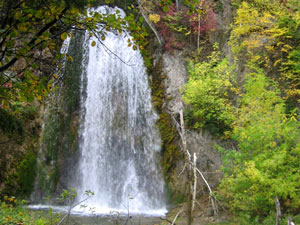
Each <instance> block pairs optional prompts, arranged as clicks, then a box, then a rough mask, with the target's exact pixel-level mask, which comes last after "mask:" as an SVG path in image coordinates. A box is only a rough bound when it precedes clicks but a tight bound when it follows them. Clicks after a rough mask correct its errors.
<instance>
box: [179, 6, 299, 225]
mask: <svg viewBox="0 0 300 225" xmlns="http://www.w3.org/2000/svg"><path fill="white" fill-rule="evenodd" d="M232 4H233V6H234V7H236V11H235V15H234V21H233V23H232V30H231V34H230V41H229V44H230V45H231V48H232V51H233V63H231V64H232V65H233V66H234V67H233V66H230V64H229V63H228V60H227V59H226V58H225V59H222V58H219V57H217V56H218V55H217V53H216V52H215V51H214V52H213V53H212V55H211V56H210V57H208V58H207V59H206V60H203V61H202V62H191V63H190V66H189V74H190V77H189V81H188V83H187V84H186V86H185V89H184V91H183V92H184V100H185V101H186V103H188V104H189V106H188V109H187V111H186V115H187V116H186V118H187V120H188V122H189V123H188V124H189V125H190V126H191V127H193V128H198V127H204V128H209V125H211V124H213V127H214V129H210V130H211V132H212V133H214V134H215V135H218V136H220V135H221V137H222V138H226V139H228V138H229V139H231V140H233V141H234V142H235V143H236V144H237V148H236V149H224V148H221V147H218V146H216V147H217V148H218V149H219V150H220V152H221V153H222V155H223V159H224V167H223V171H224V172H225V175H224V178H223V179H222V181H221V184H220V186H219V188H218V190H217V195H218V198H219V199H220V200H221V202H222V204H223V205H224V206H226V207H227V208H228V209H230V211H231V212H232V213H233V215H234V216H235V218H239V219H238V222H237V223H228V224H274V218H275V216H274V215H275V214H276V213H275V212H276V209H275V201H274V199H275V198H276V197H278V199H279V202H280V205H281V210H282V211H283V214H284V215H285V216H286V217H287V216H288V215H292V216H295V218H298V217H299V216H296V215H298V214H299V213H300V198H299V196H300V183H299V180H300V174H299V169H300V165H299V162H300V144H299V143H300V123H299V40H300V39H299V38H300V36H299V23H300V14H299V8H300V3H299V2H298V1H284V2H279V1H271V0H268V1H259V0H252V1H247V2H246V1H233V2H232ZM224 224H225V223H224Z"/></svg>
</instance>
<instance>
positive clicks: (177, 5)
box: [176, 0, 179, 12]
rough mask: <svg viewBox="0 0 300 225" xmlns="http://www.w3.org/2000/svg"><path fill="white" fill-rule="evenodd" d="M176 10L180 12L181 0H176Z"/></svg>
mask: <svg viewBox="0 0 300 225" xmlns="http://www.w3.org/2000/svg"><path fill="white" fill-rule="evenodd" d="M176 11H177V12H178V11H179V1H178V0H176Z"/></svg>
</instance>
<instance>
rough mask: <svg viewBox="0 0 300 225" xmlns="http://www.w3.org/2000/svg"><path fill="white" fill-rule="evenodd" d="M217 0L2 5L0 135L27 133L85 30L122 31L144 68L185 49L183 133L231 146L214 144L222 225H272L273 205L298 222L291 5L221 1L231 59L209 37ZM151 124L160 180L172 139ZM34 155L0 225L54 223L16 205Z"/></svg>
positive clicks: (299, 22)
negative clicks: (101, 9)
mask: <svg viewBox="0 0 300 225" xmlns="http://www.w3.org/2000/svg"><path fill="white" fill-rule="evenodd" d="M224 2H226V1H221V0H214V1H212V0H199V1H198V0H184V1H177V0H176V1H171V0H162V1H156V0H137V1H133V0H132V1H130V0H128V1H113V0H112V1H110V0H105V1H97V0H76V1H74V0H63V1H62V0H28V1H27V0H26V1H25V0H0V131H1V132H2V133H3V134H5V135H8V136H9V137H10V139H15V138H17V139H18V140H19V137H21V139H22V138H23V137H24V136H26V135H28V133H27V132H26V131H25V130H24V125H23V122H24V121H26V119H28V117H31V116H32V115H35V114H36V113H37V112H36V109H35V108H34V106H33V105H34V104H33V103H34V102H40V103H41V104H42V103H43V102H44V101H45V99H46V98H47V96H48V95H49V93H51V92H53V91H54V90H55V84H57V83H59V82H61V80H63V79H64V78H63V77H62V75H61V73H60V72H59V69H60V68H61V67H62V62H63V60H65V59H66V60H68V61H70V62H72V61H73V60H74V59H73V58H72V57H71V56H70V55H68V54H61V53H60V47H61V45H62V42H63V41H64V40H66V39H67V38H68V37H71V36H72V31H74V30H87V31H88V32H89V34H90V36H95V37H97V38H98V39H99V40H100V42H101V40H105V36H106V33H107V32H108V31H110V30H113V31H114V32H116V33H119V34H120V33H122V32H124V31H125V30H129V31H130V32H131V33H132V36H133V39H129V40H128V47H130V48H133V49H134V50H137V49H140V50H141V51H142V55H143V57H144V59H145V64H146V66H147V67H148V70H149V71H151V70H153V68H152V60H153V56H152V54H154V50H153V49H154V48H157V49H160V51H164V52H168V53H169V54H176V52H178V51H182V52H184V55H185V58H186V65H187V66H186V67H187V72H188V79H187V82H186V84H185V86H184V87H182V90H181V92H182V98H183V101H184V103H185V110H184V112H183V113H184V120H185V124H186V129H190V130H195V131H199V130H201V129H205V130H208V131H209V132H210V133H211V134H212V135H214V137H216V138H218V139H220V140H225V141H230V142H232V143H233V145H232V146H233V147H232V148H226V147H224V146H220V145H216V146H215V148H216V149H218V151H219V152H220V154H221V155H222V158H223V166H222V168H221V170H222V172H223V173H224V176H223V178H222V180H221V181H220V184H219V185H218V187H217V188H216V189H215V190H214V191H213V194H214V197H215V198H216V199H218V202H219V204H220V205H222V207H223V208H224V209H225V210H226V212H227V213H228V215H230V218H232V219H231V221H229V222H228V224H274V223H275V220H276V212H277V211H276V207H275V199H278V200H279V203H280V208H281V214H282V216H281V218H283V219H284V222H283V223H286V224H287V222H285V221H286V220H287V218H288V217H291V218H293V220H294V222H295V223H296V224H298V223H300V172H299V171H300V121H299V120H300V117H299V114H300V1H298V0H248V1H245V0H231V1H228V2H229V3H228V4H230V7H231V10H232V23H231V24H230V29H228V33H227V34H226V35H227V37H228V41H227V42H226V44H228V46H229V47H230V49H231V51H230V54H228V52H225V51H224V46H220V43H210V41H209V38H210V34H211V33H213V32H214V31H215V30H217V29H218V20H217V17H218V14H222V10H223V7H224V4H225V3H224ZM97 4H112V5H114V4H116V5H122V7H126V11H127V16H126V17H125V18H121V17H120V16H118V12H117V13H116V14H112V15H108V16H107V15H102V14H99V13H93V14H91V15H90V16H87V15H88V11H87V7H88V6H93V5H97ZM200 19H201V20H200ZM98 24H101V25H103V27H104V29H102V30H99V29H97V25H98ZM95 44H96V43H92V45H95ZM56 65H57V66H56ZM154 85H156V83H155V80H154V83H153V84H152V86H154ZM162 88H163V87H162V86H161V85H160V84H157V87H155V88H153V87H152V89H153V90H152V91H153V93H152V94H153V99H154V100H153V102H154V105H155V106H156V107H158V108H159V107H162V105H163V102H162V98H163V97H162V96H163V90H162ZM158 111H159V114H160V119H162V118H165V116H166V114H165V113H164V112H160V110H159V109H158ZM35 116H36V115H35ZM165 121H167V119H165ZM160 122H161V127H162V128H161V135H162V139H163V142H164V141H165V143H167V144H166V147H165V149H166V150H165V153H163V154H165V157H169V158H165V161H164V160H162V161H163V163H164V165H162V168H163V170H164V173H169V172H170V170H171V168H172V163H175V162H173V161H176V160H180V156H179V155H178V154H179V153H178V151H177V150H176V147H174V143H173V139H174V137H173V136H171V134H172V132H174V130H172V129H171V128H170V127H168V126H167V125H166V124H163V122H162V121H160ZM169 122H170V121H169ZM2 133H1V135H2ZM35 138H36V137H35ZM178 138H179V137H178ZM165 143H164V144H165ZM0 144H2V143H0ZM34 154H35V153H34V152H33V151H29V153H28V154H26V157H25V156H24V158H23V159H22V162H23V163H21V164H20V165H18V167H19V169H18V170H17V171H18V172H17V173H16V175H15V177H14V178H13V179H16V180H17V183H18V185H19V187H21V188H20V189H19V190H20V191H19V193H17V194H19V196H16V197H18V198H16V197H13V196H10V195H9V194H10V193H8V192H7V193H0V203H1V206H0V223H1V224H54V223H57V222H58V221H57V218H56V219H53V218H52V217H51V218H52V219H53V221H50V220H48V219H46V218H44V217H40V218H38V216H37V217H35V216H33V217H32V216H30V212H29V211H27V210H26V209H24V208H23V205H24V202H22V203H21V200H20V199H19V197H20V198H24V197H26V195H27V196H28V194H29V193H30V192H31V191H32V185H33V184H32V183H33V181H34V176H32V174H34V168H35V163H36V156H35V157H34ZM172 154H173V156H172ZM166 155H167V156H166ZM0 156H1V152H0ZM170 159H172V160H173V161H172V160H170ZM168 163H169V164H168ZM1 169H2V168H1ZM28 174H29V175H28ZM167 176H168V175H167ZM13 194H16V193H11V195H13ZM185 200H187V198H185ZM277 213H278V212H277ZM52 219H51V220H52ZM224 224H227V223H224Z"/></svg>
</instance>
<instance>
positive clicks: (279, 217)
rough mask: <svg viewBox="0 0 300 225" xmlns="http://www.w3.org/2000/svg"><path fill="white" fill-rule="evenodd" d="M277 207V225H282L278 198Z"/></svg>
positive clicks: (276, 199) (276, 200)
mask: <svg viewBox="0 0 300 225" xmlns="http://www.w3.org/2000/svg"><path fill="white" fill-rule="evenodd" d="M275 206H276V225H280V219H281V210H280V202H279V199H278V197H277V196H276V197H275Z"/></svg>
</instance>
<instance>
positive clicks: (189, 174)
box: [179, 109, 193, 225]
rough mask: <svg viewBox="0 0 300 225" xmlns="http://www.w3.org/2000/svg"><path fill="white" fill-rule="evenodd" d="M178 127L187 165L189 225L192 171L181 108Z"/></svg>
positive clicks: (189, 222) (189, 221) (188, 222)
mask: <svg viewBox="0 0 300 225" xmlns="http://www.w3.org/2000/svg"><path fill="white" fill-rule="evenodd" d="M179 114H180V127H181V139H182V147H183V151H184V155H185V163H186V165H187V167H188V168H187V170H186V175H187V183H186V188H187V225H191V224H192V222H193V216H192V183H191V182H192V179H193V176H192V173H191V164H190V157H191V156H190V154H189V152H188V150H187V143H186V136H185V127H184V119H183V110H182V109H181V110H180V112H179Z"/></svg>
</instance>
